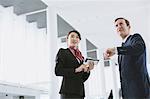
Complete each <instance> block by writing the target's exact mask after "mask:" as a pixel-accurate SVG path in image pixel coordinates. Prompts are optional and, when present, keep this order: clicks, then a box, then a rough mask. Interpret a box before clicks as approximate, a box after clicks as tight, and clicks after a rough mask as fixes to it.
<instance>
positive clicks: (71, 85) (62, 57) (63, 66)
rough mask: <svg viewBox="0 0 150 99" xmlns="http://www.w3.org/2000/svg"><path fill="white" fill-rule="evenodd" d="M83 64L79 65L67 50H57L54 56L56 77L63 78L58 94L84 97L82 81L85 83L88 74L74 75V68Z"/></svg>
mask: <svg viewBox="0 0 150 99" xmlns="http://www.w3.org/2000/svg"><path fill="white" fill-rule="evenodd" d="M82 63H83V62H81V63H79V62H78V60H77V59H76V58H75V56H74V55H73V54H72V52H71V51H70V50H69V49H68V48H67V49H62V48H61V49H59V52H58V53H57V56H56V67H55V74H56V76H63V81H62V85H61V89H60V92H59V93H60V94H64V95H69V94H73V95H77V96H82V97H84V96H85V91H84V81H86V80H87V79H88V77H89V75H90V73H84V72H80V73H75V68H77V67H79V66H80V65H81V64H82Z"/></svg>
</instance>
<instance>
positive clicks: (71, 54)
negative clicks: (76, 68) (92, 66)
mask: <svg viewBox="0 0 150 99" xmlns="http://www.w3.org/2000/svg"><path fill="white" fill-rule="evenodd" d="M67 52H68V54H70V55H69V56H70V58H72V59H73V60H74V61H75V62H77V63H78V64H80V63H79V61H78V60H77V59H76V57H75V56H74V55H73V53H72V52H71V51H70V49H69V48H67Z"/></svg>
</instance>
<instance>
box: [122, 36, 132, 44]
mask: <svg viewBox="0 0 150 99" xmlns="http://www.w3.org/2000/svg"><path fill="white" fill-rule="evenodd" d="M129 36H130V34H129V35H128V36H126V37H125V39H123V40H122V42H123V43H125V42H126V40H127V38H128V37H129Z"/></svg>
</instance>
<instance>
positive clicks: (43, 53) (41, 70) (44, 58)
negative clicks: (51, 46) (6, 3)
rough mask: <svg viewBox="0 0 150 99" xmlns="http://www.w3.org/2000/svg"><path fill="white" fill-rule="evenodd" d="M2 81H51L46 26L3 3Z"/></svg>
mask: <svg viewBox="0 0 150 99" xmlns="http://www.w3.org/2000/svg"><path fill="white" fill-rule="evenodd" d="M0 28H1V29H0V80H2V81H6V82H12V83H19V84H31V83H35V82H43V81H48V80H49V79H48V78H49V74H48V73H49V71H48V54H47V52H48V49H47V35H46V29H45V28H44V29H38V28H37V27H36V23H28V22H27V21H26V17H25V15H20V16H17V15H15V14H14V13H13V8H12V7H7V8H3V7H2V6H0Z"/></svg>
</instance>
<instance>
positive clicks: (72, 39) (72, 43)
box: [67, 32, 80, 47]
mask: <svg viewBox="0 0 150 99" xmlns="http://www.w3.org/2000/svg"><path fill="white" fill-rule="evenodd" d="M79 42H80V39H79V36H78V34H77V33H75V32H71V33H70V34H69V36H68V38H67V44H68V47H77V46H78V44H79Z"/></svg>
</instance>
